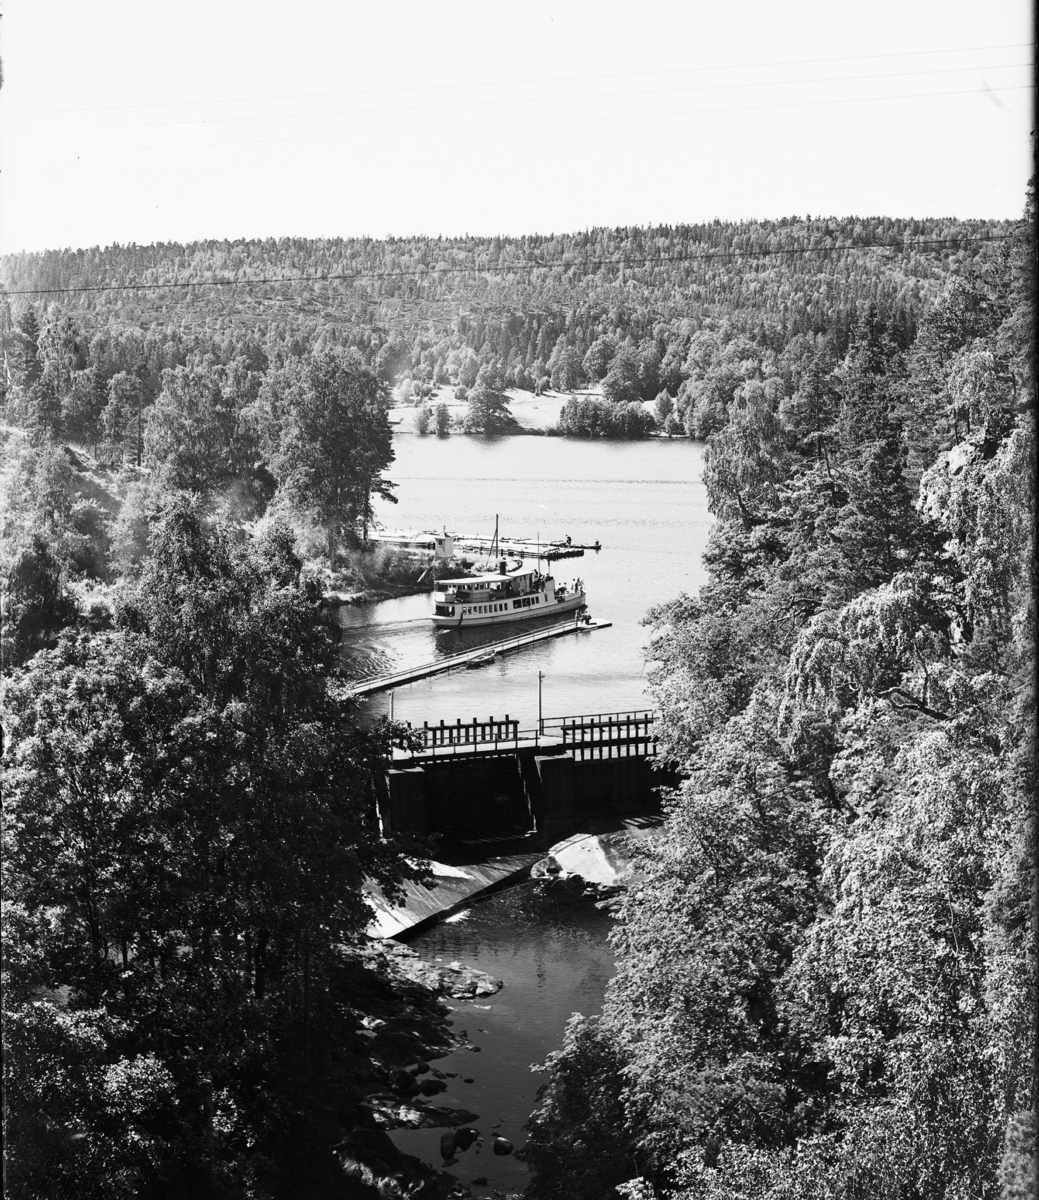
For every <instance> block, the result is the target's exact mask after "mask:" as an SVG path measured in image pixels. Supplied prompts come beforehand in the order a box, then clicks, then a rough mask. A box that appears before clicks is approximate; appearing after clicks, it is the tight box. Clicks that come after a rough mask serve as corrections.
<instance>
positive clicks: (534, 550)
mask: <svg viewBox="0 0 1039 1200" xmlns="http://www.w3.org/2000/svg"><path fill="white" fill-rule="evenodd" d="M452 536H453V537H454V544H455V547H456V548H457V549H458V550H461V551H464V552H466V553H471V554H481V555H484V556H487V555H489V554H490V553H491V550H492V549H494V550H495V552H496V553H499V554H501V555H504V556H505V557H508V558H543V559H546V560H548V561H549V562H554V561H555V560H556V559H560V558H581V557H582V556H583V555H584V552H585V551H586V550H595V551H598V550H601V549H602V546H600V545H599V543H598V542H596V543H595V544H594V545H592V546H584V545H578V544H577V543H574V542H565V541H562V542H560V541H555V542H539V541H538V540H536V539H535V538H529V537H522V538H510V537H499V538H498V539H497V542H495V539H494V538H489V537H465V536H464V535H462V534H460V533H459V534H454V535H452ZM435 537H436V535H435V534H432V533H425V532H423V533H394V532H389V531H387V532H384V533H380V534H376V535H374V536H373V537H372V541H374V542H379V543H380V544H381V545H384V546H398V547H400V548H401V549H409V550H423V551H428V552H430V553H432V552H433V550H434V549H435V548H436V541H435Z"/></svg>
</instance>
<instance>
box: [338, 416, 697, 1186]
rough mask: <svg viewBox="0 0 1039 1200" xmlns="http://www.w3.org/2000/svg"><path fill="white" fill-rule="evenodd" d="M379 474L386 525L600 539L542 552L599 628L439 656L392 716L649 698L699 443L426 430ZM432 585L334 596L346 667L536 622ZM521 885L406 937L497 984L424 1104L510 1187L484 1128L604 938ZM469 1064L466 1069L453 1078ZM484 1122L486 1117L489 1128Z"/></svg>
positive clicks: (512, 1100)
mask: <svg viewBox="0 0 1039 1200" xmlns="http://www.w3.org/2000/svg"><path fill="white" fill-rule="evenodd" d="M394 447H395V450H396V454H397V458H396V461H395V462H394V464H393V466H392V467H391V469H390V471H389V475H390V477H391V478H392V479H393V480H395V481H396V482H397V484H398V488H397V495H398V497H399V503H398V504H396V505H389V504H382V505H381V506H380V509H379V512H378V516H379V519H380V520H381V521H382V523H383V524H384V525H385V526H386V527H387V528H391V529H409V530H423V529H424V530H434V529H441V528H443V527H444V526H446V527H447V530H448V532H452V533H458V534H466V535H470V536H476V535H481V536H485V537H490V536H491V535H492V534H493V532H494V520H495V514H499V516H500V527H501V532H502V534H503V535H505V536H509V537H515V538H535V537H541V538H542V539H544V540H546V541H555V540H560V539H563V538H565V537H566V536H567V535H568V534H569V536H570V537H571V538H572V540H573V541H574V542H575V543H584V544H591V543H594V542H595V541H596V540H597V539H598V541H599V542H600V543H601V545H602V550H601V551H600V552H599V553H598V554H595V553H587V554H585V556H584V557H583V558H575V559H565V560H563V561H561V562H558V563H556V564H555V577H556V580H557V582H570V581H571V580H572V579H573V578H574V577H576V576H580V577H581V578H582V579H583V580H584V581H585V585H586V589H587V592H588V597H589V608H590V611H591V612H592V615H593V616H594V617H595V618H597V619H598V620H602V621H612V622H613V625H612V628H610V629H605V630H601V631H598V632H594V633H588V634H575V635H570V636H567V637H562V638H558V639H554V640H552V641H547V642H542V643H539V644H537V645H533V646H530V647H527V648H525V649H523V650H520V651H517V652H514V653H511V654H508V655H506V656H505V657H503V658H501V659H500V660H499V661H498V662H496V663H495V664H494V665H493V666H490V667H486V668H484V669H483V670H480V671H466V670H460V671H453V672H450V673H447V674H444V675H439V676H434V677H432V678H430V679H426V680H422V681H420V682H418V683H414V684H411V685H409V686H408V687H405V688H401V689H398V690H397V691H396V692H395V693H394V694H393V712H394V715H395V716H396V717H398V718H403V719H406V720H410V721H412V722H413V723H414V724H418V725H421V724H422V722H423V721H430V722H436V721H439V720H441V719H443V720H446V721H450V722H452V723H453V722H454V721H455V720H456V718H458V717H461V718H462V720H463V721H469V720H472V719H473V718H474V717H480V718H486V717H488V716H497V717H504V716H505V715H506V714H508V715H510V716H513V717H517V718H519V720H520V724H521V727H531V726H533V725H534V723H535V722H536V720H537V716H538V672H539V671H541V672H543V674H544V680H543V684H542V686H543V711H544V715H545V716H546V717H548V716H562V715H570V714H578V713H598V712H602V713H605V712H615V711H620V710H628V709H636V708H645V707H650V706H651V703H652V701H651V699H650V697H649V696H648V695H647V694H646V691H645V683H646V679H645V662H644V653H643V648H644V646H645V643H646V638H647V632H648V631H647V630H646V628H645V627H644V626H643V625H642V624H641V621H642V618H643V617H644V616H645V614H646V612H647V610H648V609H649V608H650V607H651V606H653V605H654V604H660V603H662V602H664V601H666V600H670V599H672V598H673V597H675V596H677V595H678V594H679V593H680V592H683V591H688V592H691V591H694V590H695V589H696V588H698V587H699V586H700V584H701V583H703V582H704V574H703V569H702V566H701V556H702V554H703V550H704V547H705V545H706V542H707V535H708V532H709V528H710V520H711V518H710V516H709V514H708V512H707V501H706V495H705V491H704V487H703V485H702V483H701V482H700V476H701V471H702V467H703V453H702V447H701V446H699V445H697V444H695V443H692V442H688V441H685V440H681V441H672V442H668V441H656V440H653V441H645V442H584V441H569V440H564V439H562V438H538V437H514V438H502V439H489V438H488V439H479V438H469V437H451V438H447V439H444V440H438V439H436V438H433V437H429V438H420V437H417V436H414V435H398V436H397V437H396V438H395V440H394ZM430 608H431V598H430V597H429V596H428V595H424V596H411V597H407V598H405V599H402V600H394V601H388V602H386V603H383V604H377V605H372V606H370V607H368V608H365V609H354V608H344V609H342V610H340V612H341V619H342V622H343V625H344V651H343V654H344V658H345V659H346V661H347V662H348V663H349V664H350V665H351V666H352V667H353V668H354V669H355V670H356V671H357V673H358V674H360V675H368V674H375V673H379V672H382V671H389V670H394V669H398V668H401V667H406V666H410V665H417V664H418V663H422V662H426V661H428V660H430V659H432V658H436V657H438V656H443V655H446V654H453V653H457V652H458V651H459V650H460V649H465V648H468V647H471V646H473V645H482V644H485V643H487V642H490V641H495V640H498V639H500V638H502V637H508V636H512V635H514V634H517V633H521V632H523V631H524V630H526V629H533V628H537V627H538V625H539V624H540V623H539V622H537V621H534V622H517V623H516V624H510V625H508V626H506V627H505V628H504V629H502V628H498V629H482V630H478V629H477V630H469V631H462V632H458V631H455V630H439V631H437V630H434V629H433V627H432V625H431V624H430V622H429V620H428V616H429V612H430ZM368 703H369V705H370V711H372V712H373V713H379V712H386V711H388V710H389V708H390V699H389V695H388V694H385V693H384V694H381V695H377V696H373V697H372V698H371V700H370V701H369V702H368ZM537 896H538V893H537V889H536V887H535V886H534V885H533V884H529V883H528V884H524V885H522V886H520V887H517V888H513V889H511V890H509V891H507V892H503V893H501V894H499V895H497V896H495V897H492V898H491V899H489V900H486V901H484V902H482V903H479V904H476V905H474V906H473V908H472V909H471V910H470V911H469V912H468V913H467V914H465V915H464V917H463V918H462V919H461V920H457V921H456V920H452V921H449V922H444V923H442V924H441V925H439V926H437V927H436V928H434V929H433V930H431V931H429V932H427V933H424V934H422V935H420V936H419V937H417V938H416V939H414V941H413V943H412V944H413V945H414V946H415V948H416V949H417V950H418V951H419V952H420V953H421V954H422V955H423V956H424V957H427V958H430V959H436V958H440V959H442V960H443V961H445V962H451V961H453V960H454V959H459V960H461V961H462V962H465V963H468V964H471V965H473V966H477V967H479V968H480V969H482V970H485V971H488V972H490V974H492V975H495V976H497V977H498V978H500V979H503V980H504V982H505V987H504V988H503V990H502V991H501V992H499V993H498V994H497V995H496V996H492V997H489V998H487V999H486V1000H480V1001H455V1002H454V1004H455V1006H456V1012H455V1018H454V1019H455V1025H456V1028H457V1029H458V1030H459V1031H460V1030H463V1029H464V1030H465V1031H466V1033H467V1035H468V1038H469V1040H470V1041H471V1042H472V1043H474V1044H475V1045H477V1046H479V1047H480V1052H479V1053H475V1052H473V1051H472V1050H467V1049H466V1050H457V1051H455V1052H453V1053H452V1054H451V1055H449V1056H447V1057H446V1058H444V1059H439V1060H437V1062H436V1063H435V1064H434V1065H435V1066H436V1067H437V1069H438V1070H443V1071H447V1072H456V1073H457V1076H456V1077H455V1078H451V1079H449V1080H448V1083H449V1088H448V1091H447V1092H446V1093H442V1094H441V1095H440V1096H438V1097H436V1099H435V1101H434V1102H435V1103H442V1104H447V1105H449V1106H451V1107H459V1108H466V1109H468V1110H470V1111H471V1112H475V1113H477V1114H478V1118H477V1120H476V1121H475V1122H474V1125H475V1126H476V1127H477V1128H478V1129H479V1130H480V1132H481V1133H482V1134H483V1136H484V1142H483V1146H482V1148H479V1153H477V1150H478V1147H477V1146H475V1145H474V1146H472V1147H470V1149H469V1150H467V1151H465V1152H464V1154H462V1155H460V1158H459V1162H458V1163H457V1164H456V1165H454V1166H452V1167H451V1168H450V1169H451V1171H452V1172H453V1173H454V1174H455V1175H456V1176H457V1177H458V1178H459V1179H460V1180H462V1181H463V1182H465V1183H466V1184H470V1185H471V1184H472V1180H473V1179H476V1178H479V1177H481V1176H486V1178H487V1180H488V1183H487V1185H486V1186H477V1187H474V1189H473V1195H474V1196H491V1195H492V1194H493V1189H495V1188H497V1189H499V1190H500V1191H519V1190H521V1189H522V1188H523V1187H524V1185H525V1183H526V1181H527V1171H526V1168H525V1167H524V1166H523V1164H522V1163H520V1162H519V1161H517V1159H516V1158H515V1157H513V1156H509V1157H496V1156H495V1155H493V1153H492V1152H491V1140H492V1138H493V1136H494V1134H496V1133H499V1134H501V1135H502V1136H503V1137H507V1138H509V1140H510V1141H512V1142H513V1143H514V1145H515V1146H516V1148H517V1149H519V1148H520V1147H521V1146H522V1145H523V1142H524V1140H525V1135H524V1134H523V1131H522V1127H523V1124H524V1122H525V1121H526V1119H527V1117H528V1116H529V1114H530V1112H531V1110H532V1109H533V1107H534V1105H535V1100H536V1094H537V1090H538V1087H539V1086H540V1084H541V1083H542V1082H543V1081H544V1076H542V1075H537V1074H534V1073H533V1072H531V1070H530V1065H531V1064H532V1063H537V1062H543V1061H544V1059H545V1057H546V1056H547V1055H548V1054H549V1053H550V1052H551V1051H553V1050H556V1049H558V1048H559V1047H560V1046H561V1045H562V1041H563V1030H564V1027H565V1025H566V1022H567V1020H568V1018H569V1017H570V1015H571V1013H573V1012H582V1013H585V1014H590V1013H594V1012H596V1011H598V1010H599V1008H600V1006H601V1004H602V998H603V993H604V991H605V988H606V984H607V982H608V981H609V978H610V975H611V973H612V970H613V956H612V952H611V950H610V947H609V945H608V944H607V941H606V934H607V931H608V929H609V926H610V924H611V920H610V918H609V917H607V916H606V915H605V914H603V913H601V912H600V911H599V910H597V909H595V908H594V906H592V905H590V904H588V903H580V904H576V905H559V904H556V903H553V902H551V901H540V902H539V901H538V899H537ZM465 1079H471V1080H472V1082H471V1083H465V1082H464V1080H465ZM495 1126H497V1128H495ZM441 1133H442V1130H438V1129H430V1130H407V1131H405V1130H401V1131H397V1132H395V1133H394V1134H393V1135H392V1136H393V1138H394V1141H396V1142H397V1144H398V1145H399V1146H400V1147H401V1149H403V1150H406V1151H407V1152H409V1153H412V1154H417V1155H419V1156H420V1157H422V1158H424V1159H426V1160H427V1161H428V1162H431V1163H434V1164H435V1165H440V1162H441V1159H440V1153H439V1146H440V1134H441Z"/></svg>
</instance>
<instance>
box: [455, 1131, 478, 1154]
mask: <svg viewBox="0 0 1039 1200" xmlns="http://www.w3.org/2000/svg"><path fill="white" fill-rule="evenodd" d="M476 1137H477V1133H476V1130H475V1129H471V1128H470V1127H469V1126H466V1128H465V1129H456V1130H455V1145H456V1146H457V1147H458V1149H459V1150H468V1149H469V1147H470V1146H471V1145H472V1144H473V1142H475V1141H476Z"/></svg>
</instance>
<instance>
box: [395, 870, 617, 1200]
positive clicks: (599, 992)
mask: <svg viewBox="0 0 1039 1200" xmlns="http://www.w3.org/2000/svg"><path fill="white" fill-rule="evenodd" d="M612 923H613V922H612V919H611V918H610V917H609V916H607V915H606V914H605V913H604V912H601V911H600V910H599V909H597V908H596V907H595V906H594V905H593V904H592V903H591V902H590V901H587V900H582V901H580V902H578V903H571V904H559V903H556V902H554V901H553V900H551V899H547V898H544V897H542V896H541V895H540V893H539V891H538V888H537V885H536V884H534V883H532V882H527V883H524V884H521V885H520V886H519V887H514V888H510V889H509V890H508V891H505V892H499V893H498V894H497V895H495V896H492V897H490V898H489V899H487V900H484V901H481V902H480V903H478V904H475V905H473V907H472V908H471V909H470V910H469V911H468V912H465V913H462V914H460V916H459V917H457V918H452V919H450V920H448V921H444V922H441V923H440V924H439V925H437V926H435V927H434V928H433V929H431V930H429V931H427V932H426V933H423V934H420V935H419V936H418V937H416V938H413V939H411V940H410V945H411V946H412V947H413V948H414V949H416V950H417V951H418V952H419V953H420V954H421V955H422V956H423V958H427V959H429V960H431V961H436V960H437V959H440V960H442V961H443V962H444V963H450V962H453V961H454V960H456V959H457V960H459V961H461V962H463V963H466V964H467V965H469V966H474V967H478V968H479V969H480V970H481V971H486V972H487V973H488V974H490V975H494V976H495V977H496V978H497V979H501V980H503V981H504V983H505V986H504V988H502V990H501V991H500V992H498V993H497V995H494V996H488V997H487V998H485V999H482V1000H452V1001H449V1003H450V1004H451V1005H452V1006H453V1008H454V1009H455V1012H454V1014H453V1017H452V1023H453V1025H454V1027H455V1029H456V1031H458V1032H459V1033H460V1032H462V1031H463V1030H464V1031H465V1035H466V1037H467V1038H468V1041H469V1043H471V1044H472V1045H473V1046H478V1047H479V1051H474V1050H471V1049H468V1048H465V1049H459V1050H455V1051H454V1052H453V1053H451V1054H449V1055H447V1056H446V1057H445V1058H439V1059H437V1060H436V1061H435V1062H434V1063H433V1064H432V1065H433V1066H434V1067H435V1068H436V1069H437V1070H439V1071H443V1072H444V1073H445V1074H446V1075H447V1076H448V1077H447V1079H446V1082H447V1084H448V1090H447V1091H446V1092H441V1093H440V1094H439V1095H437V1096H436V1097H435V1098H434V1100H433V1103H435V1104H446V1105H449V1106H450V1107H452V1108H465V1109H468V1110H469V1111H470V1112H473V1113H476V1114H478V1116H477V1120H475V1121H474V1122H473V1123H472V1125H473V1128H475V1129H478V1130H479V1132H480V1134H481V1135H482V1142H483V1144H482V1145H480V1144H479V1143H474V1144H473V1145H471V1146H470V1147H469V1148H468V1149H467V1150H464V1151H459V1152H458V1154H457V1157H458V1162H457V1163H454V1164H452V1165H451V1166H450V1167H447V1168H446V1169H447V1170H449V1171H450V1172H451V1174H452V1175H455V1176H456V1177H457V1178H458V1179H459V1181H460V1182H462V1183H464V1184H466V1185H467V1186H469V1187H472V1194H473V1196H474V1197H484V1196H488V1197H489V1196H492V1195H493V1194H494V1189H495V1188H497V1189H498V1191H499V1192H520V1191H522V1190H523V1188H524V1187H525V1186H526V1183H527V1179H528V1174H527V1168H526V1166H525V1164H524V1163H522V1162H520V1160H519V1159H517V1158H516V1157H515V1156H514V1155H508V1156H498V1155H495V1154H494V1153H493V1150H492V1142H493V1139H494V1137H495V1135H500V1136H501V1137H504V1138H507V1139H508V1140H509V1141H510V1142H512V1144H513V1145H514V1146H515V1148H516V1149H517V1150H519V1149H520V1148H521V1147H522V1146H523V1144H524V1142H525V1141H526V1134H525V1133H524V1132H523V1125H524V1122H525V1121H526V1120H527V1117H528V1116H529V1115H530V1113H531V1111H532V1109H533V1108H534V1106H535V1103H536V1100H537V1092H538V1088H539V1087H540V1086H541V1085H542V1084H543V1083H544V1082H545V1076H544V1075H541V1074H537V1073H535V1072H534V1071H533V1070H532V1069H531V1068H532V1066H533V1065H534V1064H536V1063H541V1062H543V1061H544V1059H545V1057H546V1055H547V1054H548V1053H549V1052H550V1051H552V1050H557V1049H558V1048H559V1047H560V1046H561V1045H562V1041H563V1030H564V1029H565V1027H566V1023H567V1021H568V1020H569V1018H570V1015H571V1014H572V1013H574V1012H582V1013H585V1014H586V1015H590V1014H592V1013H595V1012H598V1011H599V1008H600V1007H601V1005H602V998H603V993H604V992H605V990H606V984H607V983H608V982H609V979H610V976H611V974H612V972H613V954H612V951H611V949H610V946H609V943H608V942H607V940H606V939H607V934H608V932H609V929H610V926H611V925H612ZM441 1133H443V1130H441V1129H414V1130H398V1131H396V1132H395V1133H392V1134H391V1135H390V1136H391V1137H392V1138H393V1140H394V1141H395V1142H396V1143H397V1145H398V1146H399V1147H400V1149H402V1150H404V1151H406V1152H407V1153H408V1154H415V1155H417V1156H418V1157H419V1158H422V1159H425V1161H426V1162H429V1163H432V1164H434V1165H435V1166H439V1165H441V1163H442V1159H441V1157H440V1135H441ZM478 1179H484V1180H486V1183H484V1184H475V1185H474V1180H478Z"/></svg>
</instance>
